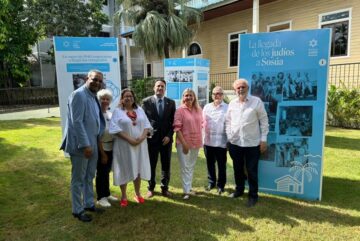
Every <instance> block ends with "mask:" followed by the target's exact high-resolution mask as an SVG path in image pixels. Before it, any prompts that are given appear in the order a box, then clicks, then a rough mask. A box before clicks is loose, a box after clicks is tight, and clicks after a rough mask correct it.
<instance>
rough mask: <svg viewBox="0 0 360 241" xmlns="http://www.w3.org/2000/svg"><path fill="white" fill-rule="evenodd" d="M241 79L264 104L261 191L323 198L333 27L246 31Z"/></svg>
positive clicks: (241, 43) (240, 71) (240, 72)
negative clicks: (265, 136)
mask: <svg viewBox="0 0 360 241" xmlns="http://www.w3.org/2000/svg"><path fill="white" fill-rule="evenodd" d="M239 49H240V51H239V55H240V58H239V59H240V64H239V72H238V73H239V74H238V76H239V78H245V79H247V80H248V81H249V85H250V94H251V95H254V96H258V97H260V98H261V99H262V101H263V102H264V104H265V108H266V110H267V113H268V117H269V128H270V133H269V135H268V141H267V144H268V151H267V153H266V154H265V155H262V157H261V158H260V163H259V189H260V191H263V192H268V193H273V194H279V195H284V196H293V197H298V198H303V199H309V200H321V190H322V173H323V170H322V169H323V159H324V158H323V157H324V134H325V114H326V112H325V111H326V98H327V80H328V68H329V53H330V30H329V29H318V30H307V31H289V32H274V33H258V34H242V35H240V46H239Z"/></svg>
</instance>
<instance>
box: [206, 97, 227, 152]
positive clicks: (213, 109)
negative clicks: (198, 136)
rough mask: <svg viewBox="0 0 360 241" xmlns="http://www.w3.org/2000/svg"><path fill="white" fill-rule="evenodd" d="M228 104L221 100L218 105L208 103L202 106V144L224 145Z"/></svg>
mask: <svg viewBox="0 0 360 241" xmlns="http://www.w3.org/2000/svg"><path fill="white" fill-rule="evenodd" d="M227 109H228V104H226V103H224V102H221V103H220V104H219V105H218V106H215V105H214V103H213V102H212V103H209V104H207V105H205V106H204V109H203V118H204V131H205V134H204V145H206V146H212V147H223V148H225V147H226V142H227V138H226V132H225V114H226V112H227Z"/></svg>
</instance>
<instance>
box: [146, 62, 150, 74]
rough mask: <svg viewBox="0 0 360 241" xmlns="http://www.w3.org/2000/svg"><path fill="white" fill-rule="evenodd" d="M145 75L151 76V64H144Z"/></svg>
mask: <svg viewBox="0 0 360 241" xmlns="http://www.w3.org/2000/svg"><path fill="white" fill-rule="evenodd" d="M146 77H151V64H146Z"/></svg>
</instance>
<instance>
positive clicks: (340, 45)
mask: <svg viewBox="0 0 360 241" xmlns="http://www.w3.org/2000/svg"><path fill="white" fill-rule="evenodd" d="M350 19H351V9H346V10H339V11H335V12H330V13H325V14H321V15H320V16H319V24H320V28H331V29H332V34H331V50H330V55H331V57H342V56H348V55H349V37H350Z"/></svg>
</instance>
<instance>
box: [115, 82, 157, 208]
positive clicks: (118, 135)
mask: <svg viewBox="0 0 360 241" xmlns="http://www.w3.org/2000/svg"><path fill="white" fill-rule="evenodd" d="M150 129H152V127H151V125H150V122H149V120H148V119H147V117H146V115H145V112H144V110H143V109H142V108H141V107H140V106H138V105H137V104H136V100H135V95H134V92H133V91H132V90H130V89H124V90H123V91H122V92H121V100H120V104H119V106H118V107H117V108H116V109H115V110H114V113H113V115H112V118H111V121H110V128H109V132H110V133H111V134H115V139H114V145H113V155H114V157H113V173H114V185H117V186H120V190H121V201H120V205H121V207H126V206H127V205H128V199H127V194H126V188H127V183H128V182H130V181H133V182H134V189H135V196H134V200H135V201H136V202H137V203H144V201H145V200H144V198H143V197H142V196H141V194H140V185H141V179H143V180H150V177H151V173H150V161H149V154H148V147H147V141H146V138H147V134H148V132H149V130H150Z"/></svg>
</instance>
